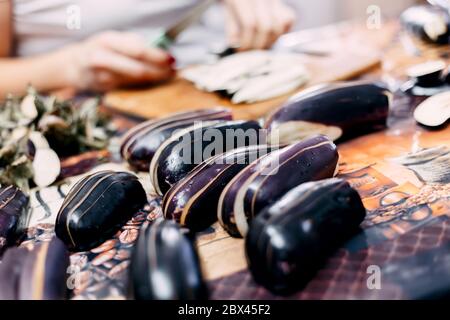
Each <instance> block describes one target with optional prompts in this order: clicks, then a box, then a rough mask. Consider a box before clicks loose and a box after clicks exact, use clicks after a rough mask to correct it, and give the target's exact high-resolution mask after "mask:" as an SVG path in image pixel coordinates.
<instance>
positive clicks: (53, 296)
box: [0, 237, 70, 300]
mask: <svg viewBox="0 0 450 320" xmlns="http://www.w3.org/2000/svg"><path fill="white" fill-rule="evenodd" d="M69 264H70V261H69V252H68V251H67V249H66V246H65V245H64V243H62V242H61V240H59V239H58V238H56V237H54V238H53V239H52V240H51V241H49V242H41V243H38V244H36V245H35V246H34V248H33V249H31V250H28V249H26V248H11V249H9V250H7V251H6V253H5V255H4V258H3V260H2V263H1V264H0V283H1V287H2V288H1V290H0V300H63V299H66V298H67V283H66V279H67V268H68V267H69Z"/></svg>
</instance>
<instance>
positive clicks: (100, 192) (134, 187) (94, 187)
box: [55, 171, 147, 251]
mask: <svg viewBox="0 0 450 320" xmlns="http://www.w3.org/2000/svg"><path fill="white" fill-rule="evenodd" d="M146 203H147V196H146V194H145V191H144V188H143V187H142V185H141V183H140V182H139V180H138V178H137V177H136V176H135V175H133V174H130V173H126V172H113V171H100V172H97V173H94V174H91V175H88V176H87V177H85V178H84V179H82V180H80V181H79V182H78V183H77V184H75V186H74V187H73V188H72V189H71V190H70V191H69V193H68V195H67V196H66V198H65V200H64V202H63V204H62V206H61V208H60V210H59V212H58V216H57V219H56V224H55V232H56V235H57V236H58V237H59V238H60V239H61V240H62V241H63V242H64V243H65V244H66V245H67V247H68V248H69V249H70V250H71V251H88V250H90V249H92V248H95V247H97V246H99V245H100V244H102V243H103V242H104V241H106V240H108V239H109V238H111V237H112V236H113V235H114V234H115V233H116V232H117V231H119V230H120V228H121V227H122V226H123V225H124V224H125V223H126V222H127V221H128V220H129V219H131V217H132V216H133V215H134V214H135V213H136V212H137V211H138V210H139V209H141V208H143V207H144V206H145V204H146Z"/></svg>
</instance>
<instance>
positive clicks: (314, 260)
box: [0, 82, 390, 299]
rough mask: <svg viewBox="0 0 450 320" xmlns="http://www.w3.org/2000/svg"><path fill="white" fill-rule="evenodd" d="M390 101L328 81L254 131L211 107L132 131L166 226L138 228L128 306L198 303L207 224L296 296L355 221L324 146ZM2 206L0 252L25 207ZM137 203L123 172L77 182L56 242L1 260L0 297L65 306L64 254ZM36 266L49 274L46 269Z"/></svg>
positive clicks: (354, 196)
mask: <svg viewBox="0 0 450 320" xmlns="http://www.w3.org/2000/svg"><path fill="white" fill-rule="evenodd" d="M389 96H390V94H389V92H388V90H387V89H386V88H385V87H384V86H383V85H381V84H379V83H369V82H353V83H338V84H329V85H325V86H323V87H320V88H313V89H311V90H308V91H305V92H303V93H301V94H299V95H297V96H295V97H293V98H292V99H290V100H289V101H287V102H286V103H285V104H283V105H282V106H280V107H279V108H278V109H276V110H275V111H274V112H273V113H272V114H271V115H270V116H269V117H268V119H266V121H265V122H264V126H263V128H262V127H261V125H260V123H259V122H256V121H238V120H233V119H232V116H231V112H230V110H228V109H225V108H214V109H206V110H197V111H192V112H186V113H180V114H177V115H174V116H171V117H168V118H164V119H159V120H154V121H149V122H146V123H144V124H142V125H139V126H137V127H136V128H134V129H132V130H131V131H130V132H129V133H128V134H126V135H125V137H124V139H123V142H122V148H121V152H122V155H123V158H124V159H125V160H126V161H128V163H129V164H130V166H131V167H132V168H134V169H136V170H144V171H148V172H149V173H150V180H151V183H152V186H153V188H154V190H155V191H156V192H157V193H158V194H159V195H160V196H162V211H163V214H164V218H160V219H159V220H156V221H153V222H147V223H145V224H144V226H143V227H142V228H141V230H140V234H139V237H138V240H137V243H136V245H135V247H134V253H133V256H132V259H131V265H130V277H129V297H130V298H135V299H206V298H207V297H208V290H207V286H206V284H205V281H204V279H203V275H202V270H201V265H200V262H199V257H198V254H197V251H196V247H195V235H196V233H197V232H201V231H204V230H205V229H207V228H208V227H210V226H211V225H212V224H214V223H215V222H217V221H219V223H220V225H222V227H223V228H224V229H225V230H226V231H227V232H228V233H229V234H230V235H231V236H233V237H239V238H241V237H242V238H245V247H246V254H247V259H248V264H249V267H250V270H251V272H252V274H253V276H254V279H255V281H257V282H258V283H260V284H261V285H263V286H264V287H266V288H267V289H269V290H271V291H273V292H275V293H277V294H278V293H279V294H286V293H290V292H293V291H295V290H298V289H300V288H301V287H302V286H303V285H304V284H306V283H307V282H308V281H309V279H311V277H312V276H313V275H314V272H315V271H316V270H317V269H318V268H319V267H320V265H321V264H322V263H323V262H324V261H326V259H327V258H328V257H329V256H330V255H331V254H332V253H333V252H334V251H335V250H336V249H338V248H339V247H341V246H342V245H343V243H344V242H345V240H347V239H348V238H349V237H350V236H352V235H353V234H354V233H355V232H358V230H359V229H358V228H359V225H360V223H361V222H362V220H363V219H364V216H365V209H364V207H363V205H362V202H361V199H360V197H359V195H358V193H357V192H356V191H355V190H354V189H352V188H351V186H350V185H349V184H348V183H346V182H345V181H342V180H340V179H336V178H334V177H335V176H336V174H337V173H338V163H339V153H338V150H337V147H336V145H335V143H334V142H333V140H336V139H339V138H341V137H348V136H353V134H354V133H355V132H358V133H361V132H367V131H372V130H376V129H378V128H380V127H383V126H384V125H385V124H386V117H387V114H388V111H389V103H390V99H389ZM324 133H325V134H324ZM327 133H328V135H327ZM281 136H283V139H280V137H281ZM277 137H278V138H277ZM0 197H1V199H0V200H1V201H0V205H1V207H0V209H1V211H0V241H1V242H0V244H1V245H0V250H1V249H2V247H3V246H9V245H12V244H14V243H15V241H17V239H18V237H19V235H18V233H20V230H21V229H22V227H21V225H22V222H21V221H22V220H23V215H22V210H25V209H24V208H26V206H27V203H28V199H27V197H26V196H25V195H24V194H22V193H21V192H20V191H19V190H18V189H16V188H14V187H8V188H4V189H1V190H0ZM147 204H148V201H147V194H146V192H145V191H144V188H143V185H142V184H141V182H140V180H139V179H138V177H137V176H136V175H134V174H132V173H129V172H115V171H99V172H96V173H93V174H90V175H87V176H86V177H84V178H83V179H81V180H79V181H78V182H77V183H76V184H75V185H74V186H73V188H72V189H71V190H70V192H69V193H68V195H67V197H66V198H65V200H64V202H63V204H62V206H61V208H60V210H59V213H58V216H57V219H56V224H55V232H56V236H57V238H55V239H53V240H52V241H51V242H48V243H42V244H39V245H37V246H35V248H34V249H33V250H28V249H25V248H14V249H10V250H8V251H6V254H5V256H4V260H3V262H2V264H1V266H0V280H2V283H3V281H5V283H7V290H4V291H3V292H2V293H1V294H2V296H1V297H2V298H31V299H34V298H39V299H58V298H64V297H65V296H66V294H67V292H66V289H65V287H64V285H65V281H64V279H65V271H66V268H67V265H68V259H67V256H68V252H80V251H89V250H91V249H93V248H95V247H97V246H99V245H101V244H102V243H103V242H104V241H106V240H108V239H109V238H111V237H112V236H113V235H114V234H116V233H117V232H118V231H119V230H120V228H121V227H122V226H123V225H124V224H125V223H126V222H127V221H128V220H129V219H131V218H132V217H133V216H134V215H135V214H136V213H137V212H139V211H140V210H141V209H143V208H144V207H145V206H146V205H147ZM44 265H45V266H50V269H48V270H45V272H44V271H43V270H44V267H43V266H44ZM63 271H64V272H63ZM43 272H44V273H43ZM49 272H51V276H50V273H49ZM42 274H44V275H45V276H44V277H41V276H42ZM8 275H10V276H9V277H8Z"/></svg>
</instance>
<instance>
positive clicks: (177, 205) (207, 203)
mask: <svg viewBox="0 0 450 320" xmlns="http://www.w3.org/2000/svg"><path fill="white" fill-rule="evenodd" d="M273 150H275V147H269V146H266V145H258V146H248V147H242V148H239V149H236V150H232V151H229V152H226V153H224V154H221V155H218V156H215V157H212V158H210V159H208V160H206V161H205V162H203V163H202V164H200V165H199V166H197V167H196V168H195V169H194V170H192V171H191V172H190V173H189V174H188V175H187V176H186V177H185V178H184V179H182V180H181V181H179V182H178V183H177V184H175V185H174V186H173V187H172V188H171V189H170V190H169V191H168V192H167V193H166V195H165V197H164V199H163V203H162V207H163V212H164V216H165V217H166V219H173V220H175V221H177V222H179V223H180V224H181V225H182V226H185V227H187V228H189V229H190V230H191V231H201V230H203V229H205V228H207V227H209V226H210V225H212V224H213V223H214V222H216V221H217V203H218V201H219V197H220V194H221V193H222V191H223V189H224V188H225V186H226V185H227V184H228V183H229V182H230V181H231V180H232V179H233V178H234V177H235V176H236V174H238V173H239V172H240V171H242V170H243V169H244V168H245V167H247V166H248V165H249V164H250V163H252V162H253V161H256V160H257V159H258V158H260V157H262V156H264V155H266V154H267V153H270V152H272V151H273Z"/></svg>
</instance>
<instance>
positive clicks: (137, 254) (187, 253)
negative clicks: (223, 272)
mask: <svg viewBox="0 0 450 320" xmlns="http://www.w3.org/2000/svg"><path fill="white" fill-rule="evenodd" d="M187 231H188V230H187V229H181V228H180V227H179V226H178V224H177V223H175V222H174V221H169V220H164V219H158V220H156V221H155V222H153V223H152V224H148V223H147V224H144V226H143V227H142V228H141V230H140V232H139V237H138V240H137V242H136V245H135V247H134V252H133V255H132V258H131V264H130V287H129V297H130V298H134V299H136V300H203V299H207V298H208V290H207V287H206V284H205V281H204V280H203V275H202V270H201V266H200V261H199V257H198V254H197V251H196V249H195V246H194V241H193V239H192V235H190V234H189V233H188V232H187Z"/></svg>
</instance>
